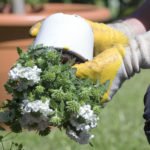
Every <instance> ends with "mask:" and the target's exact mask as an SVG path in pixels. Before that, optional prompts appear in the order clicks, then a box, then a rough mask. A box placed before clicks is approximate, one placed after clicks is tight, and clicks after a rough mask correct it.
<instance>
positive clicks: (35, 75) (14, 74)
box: [9, 64, 42, 84]
mask: <svg viewBox="0 0 150 150" xmlns="http://www.w3.org/2000/svg"><path fill="white" fill-rule="evenodd" d="M41 72H42V71H41V69H40V68H38V67H37V66H33V67H23V66H21V64H17V65H16V67H14V68H12V69H11V70H10V72H9V78H10V79H12V80H18V79H20V78H25V79H27V80H29V81H31V83H30V84H35V83H38V82H39V81H40V73H41Z"/></svg>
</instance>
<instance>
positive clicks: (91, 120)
mask: <svg viewBox="0 0 150 150" xmlns="http://www.w3.org/2000/svg"><path fill="white" fill-rule="evenodd" d="M79 119H82V122H80V121H79ZM98 120H99V118H98V117H97V115H96V114H94V112H93V110H92V109H91V106H90V105H83V106H81V107H80V109H79V113H78V114H77V115H76V116H73V117H72V118H71V119H70V123H71V125H72V126H73V127H75V129H76V131H74V130H71V129H69V130H68V131H67V135H68V136H69V137H71V138H72V139H74V140H75V141H77V142H79V143H80V144H87V143H88V142H89V140H90V139H91V138H93V137H94V135H90V134H89V133H88V131H89V130H90V129H92V128H95V127H96V126H97V121H98ZM77 132H79V134H77Z"/></svg>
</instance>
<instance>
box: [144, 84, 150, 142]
mask: <svg viewBox="0 0 150 150" xmlns="http://www.w3.org/2000/svg"><path fill="white" fill-rule="evenodd" d="M144 106H145V107H144V114H143V118H144V119H145V125H144V131H145V135H146V137H147V140H148V142H149V144H150V86H149V87H148V89H147V92H146V94H145V96H144Z"/></svg>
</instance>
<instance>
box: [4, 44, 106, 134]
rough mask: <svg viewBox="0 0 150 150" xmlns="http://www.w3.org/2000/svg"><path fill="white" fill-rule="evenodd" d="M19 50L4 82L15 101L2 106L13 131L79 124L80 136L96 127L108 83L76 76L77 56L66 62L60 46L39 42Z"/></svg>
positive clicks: (44, 130) (42, 131)
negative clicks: (48, 45) (26, 48)
mask: <svg viewBox="0 0 150 150" xmlns="http://www.w3.org/2000/svg"><path fill="white" fill-rule="evenodd" d="M17 51H18V54H19V59H18V60H17V62H16V64H15V65H14V66H13V67H12V69H11V70H10V72H9V79H8V81H7V83H6V84H5V88H6V90H7V91H8V93H10V94H11V95H12V100H11V101H10V100H8V101H7V103H6V104H5V108H3V109H4V112H5V113H7V114H9V117H8V118H7V121H6V119H4V123H6V124H8V125H10V127H11V129H12V131H14V132H16V133H18V132H21V131H22V128H27V129H29V130H32V129H33V130H37V131H38V132H39V134H40V135H47V134H48V133H49V132H50V127H52V126H55V127H58V128H64V129H66V130H68V129H71V128H72V130H74V129H75V126H78V127H77V128H76V131H77V132H78V134H77V135H78V136H79V135H80V134H79V133H81V132H82V131H84V130H86V131H88V130H89V128H93V127H95V122H96V121H97V120H98V119H97V115H98V113H99V112H100V108H101V107H102V104H101V99H102V97H103V95H104V94H105V92H106V90H107V89H108V86H109V82H106V83H105V84H100V82H99V81H92V80H90V79H83V78H82V79H81V78H78V77H76V69H75V68H73V67H72V65H73V64H75V63H76V62H75V61H74V62H73V61H72V60H75V58H73V59H71V60H67V61H66V60H65V61H64V60H63V59H64V57H63V51H62V50H60V49H55V48H53V47H44V46H42V45H38V46H36V47H34V46H31V47H29V49H28V51H27V52H23V51H22V49H20V48H17ZM86 109H87V111H86ZM84 111H85V112H84ZM4 112H3V114H2V115H4ZM85 114H88V115H89V116H90V115H91V116H92V117H93V118H92V117H91V118H90V117H89V118H88V117H87V116H86V115H85ZM2 115H1V116H2ZM5 116H6V114H5ZM81 120H82V122H81ZM79 124H81V126H79ZM78 128H79V129H78ZM69 134H70V132H69Z"/></svg>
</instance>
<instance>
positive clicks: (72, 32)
mask: <svg viewBox="0 0 150 150" xmlns="http://www.w3.org/2000/svg"><path fill="white" fill-rule="evenodd" d="M37 44H43V45H44V46H53V47H55V48H63V49H67V50H69V51H72V52H73V53H75V54H76V55H79V56H80V57H83V58H84V59H88V60H91V59H92V58H93V46H94V36H93V32H92V28H91V27H90V25H89V24H88V23H87V22H86V21H85V19H83V18H81V17H80V16H77V15H68V14H63V13H57V14H53V15H51V16H49V17H47V18H46V19H45V20H44V22H43V24H42V26H41V29H40V31H39V34H38V36H37V37H36V39H35V41H34V45H37Z"/></svg>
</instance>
